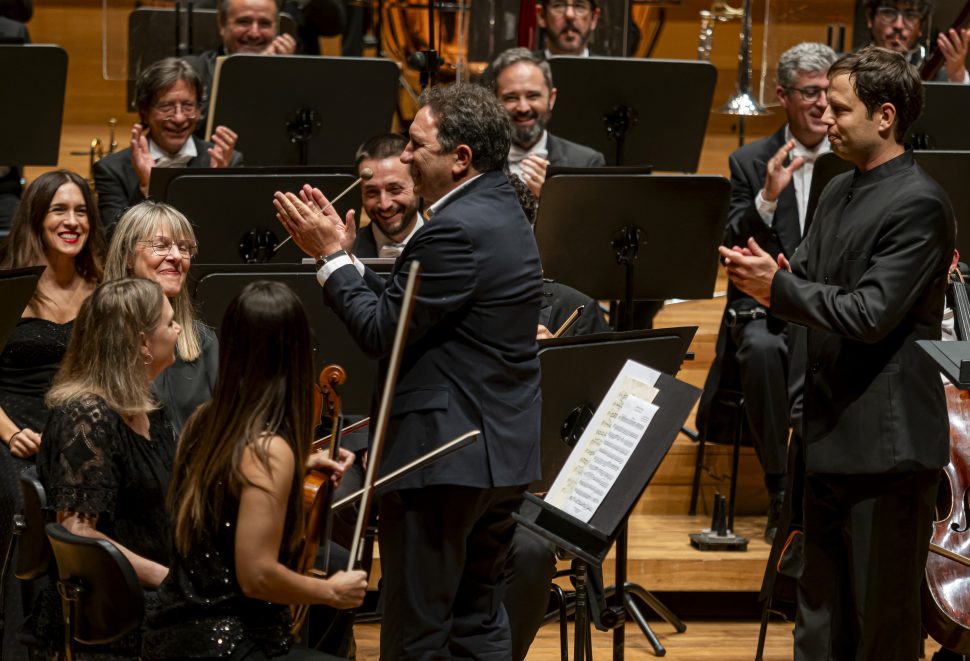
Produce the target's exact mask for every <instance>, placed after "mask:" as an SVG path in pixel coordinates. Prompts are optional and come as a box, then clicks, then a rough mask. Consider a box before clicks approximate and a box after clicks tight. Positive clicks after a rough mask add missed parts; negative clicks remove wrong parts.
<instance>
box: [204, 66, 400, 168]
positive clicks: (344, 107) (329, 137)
mask: <svg viewBox="0 0 970 661" xmlns="http://www.w3.org/2000/svg"><path fill="white" fill-rule="evenodd" d="M217 67H218V68H217V69H216V75H215V78H214V82H213V87H215V88H216V89H214V90H213V91H212V107H211V108H210V111H209V121H210V125H211V126H213V127H215V126H218V125H220V124H221V125H225V126H228V127H229V128H231V129H232V130H234V131H235V132H236V133H238V134H239V141H238V143H237V145H236V146H237V147H238V149H239V151H241V152H242V153H244V154H245V155H246V163H247V164H248V165H322V164H332V163H336V164H348V165H350V164H353V163H354V162H355V156H356V154H357V148H358V147H359V146H360V144H361V143H362V142H364V141H365V140H367V139H368V138H370V137H371V136H374V135H376V134H378V133H386V132H387V131H389V130H390V128H391V120H392V118H393V116H394V111H395V109H396V107H397V88H398V78H399V76H400V72H399V71H398V68H397V65H396V64H395V63H394V62H392V61H390V60H385V59H377V58H358V57H316V56H300V55H288V56H281V55H275V56H267V55H230V56H229V57H227V58H226V59H225V60H224V61H222V62H221V64H218V65H217ZM254 89H260V90H272V93H271V94H253V90H254ZM207 133H208V131H207Z"/></svg>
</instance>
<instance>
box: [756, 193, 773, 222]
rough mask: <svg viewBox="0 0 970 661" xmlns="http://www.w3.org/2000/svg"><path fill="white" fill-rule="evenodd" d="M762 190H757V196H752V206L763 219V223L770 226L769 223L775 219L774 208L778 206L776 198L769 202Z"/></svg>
mask: <svg viewBox="0 0 970 661" xmlns="http://www.w3.org/2000/svg"><path fill="white" fill-rule="evenodd" d="M764 192H765V191H764V189H761V190H759V191H758V196H757V197H755V198H754V206H755V208H756V209H757V210H758V215H759V216H761V220H763V221H765V225H767V226H768V227H771V223H772V221H773V220H774V219H775V209H777V208H778V200H775V201H774V202H769V201H768V200H766V199H765V196H764V195H763V193H764Z"/></svg>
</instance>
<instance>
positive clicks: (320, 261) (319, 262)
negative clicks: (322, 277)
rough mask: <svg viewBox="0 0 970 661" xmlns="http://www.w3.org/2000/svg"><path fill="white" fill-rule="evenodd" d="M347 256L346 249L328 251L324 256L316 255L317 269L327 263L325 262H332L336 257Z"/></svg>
mask: <svg viewBox="0 0 970 661" xmlns="http://www.w3.org/2000/svg"><path fill="white" fill-rule="evenodd" d="M347 256H348V255H347V251H346V250H338V251H337V252H333V253H330V254H329V255H327V256H326V257H323V256H320V257H317V261H316V264H317V270H318V271H319V270H320V269H322V268H323V267H324V266H325V265H326V264H327V262H332V261H333V260H335V259H337V258H338V257H347Z"/></svg>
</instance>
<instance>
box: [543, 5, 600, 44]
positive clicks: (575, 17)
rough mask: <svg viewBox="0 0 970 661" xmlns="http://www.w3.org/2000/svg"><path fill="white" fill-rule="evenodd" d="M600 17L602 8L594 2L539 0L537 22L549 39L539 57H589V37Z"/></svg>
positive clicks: (546, 40)
mask: <svg viewBox="0 0 970 661" xmlns="http://www.w3.org/2000/svg"><path fill="white" fill-rule="evenodd" d="M599 18H600V9H599V7H597V6H596V2H594V1H592V0H572V2H570V1H568V0H540V2H539V4H537V5H536V20H537V22H538V24H539V27H540V28H542V30H543V32H544V34H545V36H546V38H545V49H544V50H543V51H540V53H539V54H540V56H541V57H543V58H547V57H551V56H552V55H578V56H580V57H587V56H589V47H588V44H589V38H590V35H592V33H593V30H595V29H596V23H597V22H598V21H599Z"/></svg>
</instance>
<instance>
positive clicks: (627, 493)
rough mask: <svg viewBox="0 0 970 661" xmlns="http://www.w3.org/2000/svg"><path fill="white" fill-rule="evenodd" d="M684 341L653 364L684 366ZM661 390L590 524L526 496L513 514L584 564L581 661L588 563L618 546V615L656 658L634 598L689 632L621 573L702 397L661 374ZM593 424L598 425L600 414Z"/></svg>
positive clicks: (619, 648) (662, 346)
mask: <svg viewBox="0 0 970 661" xmlns="http://www.w3.org/2000/svg"><path fill="white" fill-rule="evenodd" d="M682 339H683V338H675V341H673V342H664V343H658V344H656V345H655V346H654V349H655V350H656V351H657V354H655V357H654V362H664V363H667V364H679V362H680V361H681V360H682V358H683V345H682ZM544 378H545V376H544ZM611 384H612V382H611ZM656 387H657V388H658V389H659V390H660V393H659V394H658V395H657V397H656V399H655V400H654V404H656V405H657V406H658V407H659V410H658V411H657V413H656V415H655V416H654V418H653V421H652V422H651V423H650V425H649V426H648V427H647V429H646V432H645V433H644V435H643V436H642V437H641V439H640V442H639V444H638V445H637V447H636V449H635V450H634V451H633V454H632V456H631V457H630V459H629V461H628V462H627V464H626V465H625V467H624V468H623V469H622V470H621V471H620V473H619V475H618V476H617V478H616V480H615V481H614V482H613V483H612V484H611V485H610V486H609V487H607V491H608V492H607V494H606V496H605V497H604V499H603V501H602V503H601V504H600V506H599V507H598V508H597V509H596V510H595V512H594V513H593V515H592V517H591V518H590V519H589V521H588V522H584V521H581V520H579V519H577V518H575V517H573V516H571V515H569V514H568V513H566V512H565V511H563V510H561V509H559V508H557V507H555V506H553V505H552V504H550V503H549V502H546V500H543V499H540V498H538V497H536V496H534V495H532V494H531V493H527V494H526V496H525V498H526V500H525V502H524V503H523V505H522V508H521V510H520V512H519V514H513V517H514V518H515V520H516V521H517V522H518V523H519V524H520V525H522V526H524V527H526V528H527V529H529V530H531V531H533V532H534V533H536V534H538V535H540V536H542V537H543V538H545V539H548V540H550V541H552V542H553V543H554V544H556V545H557V546H558V547H560V548H562V549H564V550H565V551H566V552H567V553H569V554H570V555H572V556H573V557H575V558H577V560H579V562H578V563H577V565H578V566H577V568H576V569H577V571H576V638H575V648H574V655H575V659H577V660H579V661H581V660H582V659H583V658H584V653H585V649H586V636H587V635H588V624H587V621H586V603H585V592H586V587H585V577H586V563H589V564H592V565H600V564H602V562H603V560H604V559H605V557H606V554H607V553H608V551H609V549H610V547H611V546H612V545H613V544H614V542H615V543H616V545H617V557H616V593H615V594H616V599H617V602H618V603H617V610H618V611H626V612H627V613H629V614H630V615H632V616H633V617H634V619H635V620H636V622H637V624H639V625H640V628H641V629H642V630H643V633H644V635H646V636H647V638H648V640H649V641H650V644H651V645H652V646H653V648H654V652H655V653H656V655H657V656H663V655H664V654H665V653H666V650H665V649H664V648H663V646H662V645H661V644H660V641H659V640H657V638H656V636H654V634H653V632H652V631H651V630H650V627H649V625H648V624H647V622H646V619H645V618H644V617H643V615H642V613H641V612H640V608H639V606H638V605H637V603H636V602H635V601H634V599H633V595H635V596H636V597H637V598H638V599H640V600H642V601H643V603H645V604H647V605H649V606H650V607H651V608H653V609H654V610H655V611H657V612H658V613H659V614H660V615H661V616H662V617H663V618H664V619H666V620H667V621H668V622H671V623H672V624H674V626H675V627H676V628H677V630H678V632H683V631H685V630H686V626H685V625H684V624H683V622H681V621H680V620H679V619H678V618H677V617H676V616H675V615H674V614H673V613H672V612H670V611H669V610H668V609H667V608H666V607H665V606H664V605H663V604H662V603H660V601H659V600H657V599H656V597H654V596H653V595H651V594H650V593H649V592H647V591H646V590H644V589H643V588H641V587H640V586H638V585H634V584H626V583H625V574H626V572H625V569H621V553H620V545H621V541H620V540H621V538H622V537H623V536H624V535H625V534H626V521H627V519H628V518H629V516H630V513H631V512H632V511H633V508H634V507H635V505H636V503H637V500H639V498H640V496H641V495H642V494H643V491H644V490H645V489H646V488H647V485H648V484H649V483H650V480H651V478H652V477H653V475H654V473H655V472H656V470H657V468H658V467H659V466H660V463H661V461H663V458H664V456H666V454H667V452H668V450H669V449H670V446H671V445H673V442H674V439H675V438H676V437H677V434H678V433H679V432H680V429H681V426H682V425H683V423H684V421H685V420H686V419H687V416H688V415H689V414H690V411H691V408H692V407H693V405H694V403H695V402H696V401H697V399H698V397H699V396H700V390H698V389H697V388H694V387H693V386H690V385H687V384H685V383H682V382H680V381H677V380H676V379H674V378H673V377H672V376H668V375H666V374H663V373H661V374H659V376H658V378H657V381H656ZM543 408H545V406H544V407H543ZM593 420H594V421H595V420H596V417H595V414H594V417H593ZM576 451H577V452H581V451H582V448H577V449H576ZM623 560H625V558H623ZM616 615H617V617H618V620H619V622H618V624H619V626H617V628H616V629H614V637H615V638H614V650H613V651H614V658H622V656H623V636H622V632H623V620H624V616H623V615H622V613H620V612H617V613H616Z"/></svg>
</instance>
